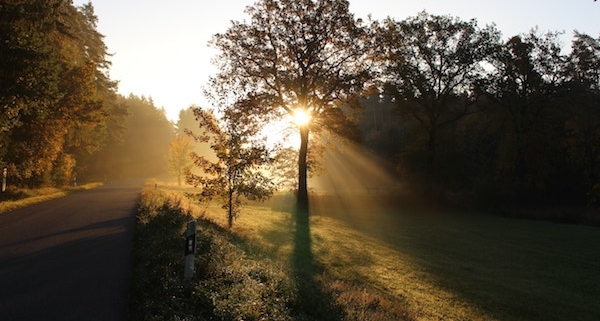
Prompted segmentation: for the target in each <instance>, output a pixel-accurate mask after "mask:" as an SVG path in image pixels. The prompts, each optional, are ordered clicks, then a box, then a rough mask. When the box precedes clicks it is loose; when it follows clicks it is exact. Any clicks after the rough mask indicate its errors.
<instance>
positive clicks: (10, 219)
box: [0, 181, 143, 321]
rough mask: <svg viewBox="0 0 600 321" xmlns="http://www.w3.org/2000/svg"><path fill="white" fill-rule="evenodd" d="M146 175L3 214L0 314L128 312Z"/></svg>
mask: <svg viewBox="0 0 600 321" xmlns="http://www.w3.org/2000/svg"><path fill="white" fill-rule="evenodd" d="M142 186H143V181H122V182H115V183H111V184H107V185H104V186H101V187H98V188H95V189H92V190H88V191H81V192H77V193H73V194H70V195H68V196H65V197H63V198H59V199H54V200H51V201H47V202H44V203H39V204H35V205H32V206H29V207H27V208H22V209H18V210H15V211H12V212H7V213H2V214H0V319H2V320H36V321H37V320H111V321H112V320H125V318H126V312H127V297H128V289H129V278H130V274H131V259H132V257H131V252H132V248H133V229H134V226H135V212H136V208H137V205H138V200H139V197H140V191H141V189H142Z"/></svg>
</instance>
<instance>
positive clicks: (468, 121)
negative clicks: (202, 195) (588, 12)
mask: <svg viewBox="0 0 600 321" xmlns="http://www.w3.org/2000/svg"><path fill="white" fill-rule="evenodd" d="M334 2H335V3H342V4H344V3H346V4H347V2H345V1H334ZM261 8H262V7H261V6H257V7H255V8H254V9H255V10H256V11H255V12H251V13H253V14H254V15H255V17H258V16H260V15H261V14H265V15H266V13H265V12H261V11H260V9H261ZM263 9H265V8H263ZM346 9H347V6H346ZM265 10H266V9H265ZM338 14H339V13H338ZM339 15H340V16H341V14H339ZM283 16H285V15H283ZM350 16H351V15H350ZM352 19H354V18H352ZM265 21H269V20H265ZM97 22H98V17H97V16H96V15H95V14H94V8H93V6H92V4H91V3H88V4H86V5H83V6H81V7H75V6H74V5H73V4H72V3H71V1H65V0H51V1H41V0H28V1H17V0H4V1H2V3H1V4H0V42H1V43H2V46H0V108H2V113H1V114H0V164H1V165H2V167H3V168H7V173H8V181H9V186H19V187H31V188H34V187H39V186H46V185H53V186H61V185H68V184H70V183H71V182H72V181H73V180H74V179H79V180H86V181H93V180H108V179H120V178H128V177H151V176H154V175H161V174H162V173H164V172H166V171H167V167H168V164H167V155H168V154H169V150H170V149H172V148H173V147H170V145H171V146H173V145H174V143H173V141H174V140H176V138H177V137H178V136H179V137H181V136H182V135H184V133H183V129H184V128H187V127H188V126H191V127H194V124H193V121H191V120H190V118H193V115H192V114H190V110H189V109H186V110H182V113H181V114H180V116H182V117H183V118H181V119H180V122H179V124H174V123H172V122H170V121H169V120H168V119H167V118H166V116H165V112H164V110H162V109H161V108H159V107H156V106H154V103H153V101H152V99H151V98H150V97H139V96H136V95H134V94H131V95H129V96H123V95H121V94H119V93H118V80H114V79H111V77H110V66H111V63H110V57H111V55H110V53H109V49H108V48H107V47H106V45H105V43H104V36H103V35H102V34H100V33H99V32H98V31H97ZM282 23H283V22H282ZM354 27H356V29H351V30H350V29H349V31H348V33H340V34H339V35H338V36H337V39H333V40H323V39H324V38H326V37H325V35H324V34H319V32H321V33H324V32H326V30H325V29H323V30H321V29H318V28H314V30H310V32H315V33H316V36H315V39H317V40H315V42H318V41H319V40H323V43H330V44H334V45H340V46H341V45H344V46H345V47H344V50H348V52H350V53H351V54H349V55H348V56H347V57H346V58H348V59H346V60H344V62H346V61H349V60H350V58H352V59H353V61H356V62H357V63H356V64H353V65H352V67H351V68H354V69H353V70H352V72H346V71H339V72H338V71H335V70H333V72H332V73H331V74H328V72H330V71H332V70H331V69H323V68H320V67H316V68H314V70H313V69H311V68H312V67H311V66H310V64H309V63H307V62H314V61H317V60H318V59H317V60H312V58H314V57H313V56H310V48H311V47H310V46H311V45H313V43H312V42H309V43H308V45H307V44H306V43H305V44H304V45H306V46H305V48H308V49H307V52H305V54H306V56H302V55H298V56H297V58H298V61H297V62H294V61H292V62H289V63H290V64H294V63H298V64H300V65H301V67H306V70H308V71H309V73H310V72H314V73H315V75H316V76H314V77H312V78H310V77H305V80H306V79H309V80H310V81H311V83H310V84H311V85H314V86H321V89H320V91H319V92H324V91H326V90H322V89H323V88H325V89H327V90H329V89H331V88H335V89H339V91H338V92H333V90H332V96H331V97H333V98H332V99H331V101H327V100H326V97H317V98H319V99H317V98H314V100H313V101H314V102H323V103H324V104H325V105H327V104H330V105H332V106H333V105H335V106H336V108H335V109H327V108H325V109H323V110H321V111H319V112H321V114H320V115H321V116H323V117H322V118H320V124H321V125H322V127H323V128H325V129H327V130H330V131H332V132H334V133H338V134H340V135H342V136H344V137H345V138H346V139H349V140H351V141H353V142H355V143H357V144H359V145H360V146H361V147H362V148H364V149H365V150H368V151H372V152H374V153H376V154H377V155H379V156H381V157H382V158H384V159H385V160H386V161H387V162H389V163H390V164H392V165H393V167H394V168H395V172H396V175H397V178H398V179H399V180H403V181H406V182H409V183H411V184H414V185H415V186H418V187H419V188H422V189H423V190H424V191H426V192H427V193H430V194H431V195H432V199H433V198H437V197H439V198H441V199H451V200H453V201H455V202H458V203H468V204H469V205H472V206H478V207H485V208H490V207H492V208H493V207H497V206H498V205H499V204H514V205H515V206H536V207H539V206H544V207H552V206H583V207H584V206H586V205H588V204H589V205H591V204H593V203H594V202H595V201H596V197H600V192H599V190H600V188H598V186H599V185H598V184H599V175H600V106H599V103H600V90H599V89H600V38H594V37H592V36H590V35H586V34H582V33H579V32H577V31H574V32H573V37H572V41H571V44H570V48H569V49H570V50H569V51H568V52H567V53H565V51H566V50H565V48H564V47H563V45H562V44H561V43H560V41H559V36H560V33H558V32H555V33H552V32H549V33H545V34H541V33H539V32H538V30H536V29H535V28H534V29H532V30H530V31H527V32H524V33H522V34H519V35H514V36H511V37H509V38H507V39H508V40H505V41H503V40H502V38H503V37H502V35H501V34H500V32H499V31H498V30H497V29H496V28H495V27H494V26H493V25H491V26H485V27H479V26H478V24H477V21H476V20H475V19H473V20H469V21H463V20H460V19H458V18H454V17H450V16H436V15H431V14H428V13H427V12H422V13H419V14H418V15H416V16H414V17H408V18H405V19H404V20H395V19H394V18H388V19H386V20H384V21H369V22H365V21H362V20H360V19H356V20H354ZM354 27H353V28H354ZM324 30H325V31H324ZM339 30H341V29H339ZM235 32H239V33H238V34H235ZM241 34H242V32H241V30H236V29H235V28H233V27H232V28H231V29H230V30H228V32H227V33H223V34H219V35H216V37H215V40H214V42H213V45H214V46H216V47H217V48H219V49H221V50H222V52H223V55H222V56H220V58H221V61H222V63H223V65H222V66H221V67H222V68H221V70H228V69H227V61H229V62H231V63H232V64H233V62H236V63H237V62H240V63H241V62H242V60H239V61H237V60H236V59H241V58H240V57H235V56H232V55H231V53H232V52H234V51H236V52H237V51H239V50H238V49H240V48H241V51H244V50H247V51H248V52H249V53H251V51H253V52H255V53H256V55H259V54H265V52H267V51H268V50H269V49H268V48H267V49H265V48H266V47H265V48H263V47H254V48H243V47H236V46H235V45H240V46H243V45H244V44H243V43H241V42H240V43H237V42H236V41H237V40H236V39H237V38H235V37H234V36H236V35H238V36H239V35H241ZM321 36H322V37H321ZM282 37H284V38H283V39H285V37H286V34H284V35H283V36H282ZM287 37H288V38H290V37H291V35H289V34H287ZM319 37H321V38H319ZM311 39H312V38H311ZM348 39H351V40H353V41H352V42H353V45H352V46H349V45H348V41H347V40H348ZM357 39H360V40H359V41H358V40H357ZM238 40H239V39H238ZM294 40H295V41H296V43H299V42H301V40H302V39H301V40H298V39H294ZM304 40H306V39H304ZM311 41H312V40H311ZM327 41H330V42H327ZM290 42H293V41H290ZM246 44H247V43H246ZM228 46H231V47H228ZM327 48H328V47H327ZM263 49H264V50H263ZM228 50H229V51H228ZM261 50H262V51H261ZM265 59H266V58H265ZM303 59H305V60H303ZM359 60H360V63H359ZM257 61H258V60H257ZM242 65H243V64H242ZM339 65H340V66H341V65H342V64H339ZM247 69H248V70H246V71H247V72H248V73H250V72H251V71H252V70H251V69H252V68H251V67H247ZM300 69H301V68H300ZM349 69H350V67H349ZM254 71H256V70H254ZM256 72H263V71H261V70H259V71H256ZM318 73H321V74H320V75H318ZM332 75H336V76H337V77H338V78H332V77H331V76H332ZM263 76H264V75H263ZM224 77H230V78H229V80H231V79H233V78H231V77H233V76H232V75H231V74H227V73H221V74H219V75H217V76H216V77H215V78H213V85H214V87H213V88H214V90H215V92H217V91H223V89H231V87H226V85H227V84H231V83H235V81H233V80H231V82H229V83H227V82H226V81H225V78H224ZM263 78H264V79H266V78H267V77H263ZM326 78H327V79H328V80H327V81H325V80H323V79H326ZM287 80H289V79H283V78H282V79H281V81H282V82H281V83H283V84H284V86H283V87H282V88H291V86H293V84H291V83H292V81H290V83H289V84H287V83H286V81H287ZM307 81H308V80H307ZM333 81H335V82H336V83H333ZM252 84H254V83H252V82H251V81H249V82H246V83H245V85H247V86H250V85H252ZM285 84H287V85H285ZM199 85H201V84H199ZM257 86H263V85H257ZM286 86H288V87H286ZM257 88H258V87H257ZM260 88H264V87H260ZM303 88H304V90H306V87H303ZM228 92H231V91H228ZM240 92H242V93H245V94H248V95H247V96H246V97H245V99H246V100H244V99H239V97H237V98H238V101H239V102H240V103H239V104H238V103H236V104H234V105H235V106H237V107H236V108H248V110H250V109H251V108H253V109H252V112H254V111H257V112H264V113H270V111H269V110H267V109H264V108H263V107H261V108H262V109H261V108H259V107H260V106H259V107H257V106H258V105H260V104H265V103H266V102H269V101H271V102H272V101H274V99H275V98H273V97H274V96H269V95H267V94H265V95H262V94H261V93H259V92H257V91H255V90H250V89H248V88H244V90H241V91H236V93H240ZM248 97H250V98H248ZM298 97H299V98H302V97H305V98H310V97H309V96H298ZM298 97H297V98H298ZM311 99H312V98H311ZM309 100H310V99H309ZM306 102H308V100H307V101H306ZM325 105H324V106H325ZM248 106H250V107H248ZM327 106H329V105H327ZM206 107H208V106H206ZM313 112H317V110H316V109H314V110H313ZM249 113H250V112H249ZM184 116H185V117H184ZM315 117H316V116H315ZM256 119H260V121H263V122H266V121H269V120H268V119H267V118H265V117H262V118H261V117H257V118H256ZM313 132H315V133H317V134H318V133H319V132H318V131H313ZM311 137H312V138H311V139H313V138H314V137H317V135H315V136H311ZM307 139H308V133H307ZM311 142H312V141H311ZM301 153H302V149H301ZM309 154H310V152H309ZM309 158H310V155H309ZM325 170H326V169H325Z"/></svg>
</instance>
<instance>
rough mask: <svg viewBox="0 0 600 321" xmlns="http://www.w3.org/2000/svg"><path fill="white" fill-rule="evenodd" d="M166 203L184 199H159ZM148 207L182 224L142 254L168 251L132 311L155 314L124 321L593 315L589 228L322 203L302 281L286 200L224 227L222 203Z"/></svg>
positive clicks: (599, 267) (599, 240) (376, 204)
mask: <svg viewBox="0 0 600 321" xmlns="http://www.w3.org/2000/svg"><path fill="white" fill-rule="evenodd" d="M181 192H183V191H181V190H179V191H178V193H181ZM153 193H165V192H163V191H161V189H158V190H155V191H153ZM163 195H166V193H165V194H163ZM179 195H181V194H179ZM153 197H154V196H153ZM153 197H150V199H152V198H153ZM173 197H174V198H175V199H177V197H179V199H180V200H179V201H176V202H173V201H167V199H169V198H171V199H172V198H173ZM145 198H146V197H145ZM154 199H155V200H157V201H156V202H155V203H156V204H157V205H156V206H155V208H160V205H159V204H161V203H162V204H165V202H166V203H167V204H170V205H169V206H167V207H165V208H162V209H161V211H163V212H165V213H171V214H168V215H173V213H178V214H177V215H180V216H182V217H183V218H182V219H181V220H180V221H179V222H178V223H177V224H174V225H173V229H172V232H171V233H172V237H173V240H174V241H173V244H170V243H169V242H159V243H157V244H154V245H152V246H151V247H147V249H148V252H147V253H146V255H150V256H153V255H155V256H164V255H166V254H164V253H163V252H166V251H174V252H173V255H172V260H174V261H170V260H165V261H164V262H163V264H165V265H167V266H168V268H166V269H167V270H164V268H156V269H151V268H148V270H152V271H155V272H156V273H157V276H156V277H155V278H153V280H154V281H153V282H151V283H148V284H147V285H146V286H148V287H150V289H147V290H146V289H145V288H144V290H141V292H143V293H145V294H147V296H148V297H147V298H146V299H145V300H142V301H138V302H136V303H135V304H134V305H135V306H132V309H133V310H132V311H136V309H141V308H140V307H147V306H155V305H157V306H158V307H157V308H156V309H154V310H153V311H154V312H153V313H154V314H152V317H148V314H135V313H133V314H132V316H136V317H132V320H142V319H144V320H152V319H161V320H165V319H166V320H179V319H187V320H238V319H239V320H241V319H243V320H598V319H600V301H599V300H597V298H599V297H600V273H598V271H600V259H599V258H598V256H597V254H598V253H600V229H597V228H593V227H586V226H577V225H559V224H554V223H547V222H539V221H525V220H512V219H507V218H501V217H494V216H486V215H481V214H478V215H475V214H473V215H467V214H461V213H453V214H450V213H442V212H437V211H428V210H423V209H422V208H418V207H414V208H411V207H409V206H405V207H402V206H398V203H397V202H396V203H395V204H393V206H391V205H390V204H389V202H386V200H385V199H381V198H380V197H379V196H370V197H356V196H352V199H343V198H340V197H337V196H336V197H332V196H320V197H316V198H313V199H312V200H311V202H312V203H311V204H313V208H312V212H311V215H312V216H311V222H310V239H311V243H310V251H311V254H312V260H313V262H312V268H311V271H309V273H299V272H298V270H297V269H296V268H295V266H294V265H295V260H294V255H295V247H296V246H297V244H296V242H297V240H296V239H295V237H294V233H295V230H296V226H295V220H294V219H293V215H292V214H291V213H289V212H286V211H281V210H282V209H286V208H288V207H286V206H285V204H284V203H286V202H287V201H289V199H287V200H285V201H282V199H281V198H280V199H278V200H273V201H272V202H271V203H267V204H252V205H251V206H248V207H246V208H245V209H244V210H243V211H242V213H241V215H240V216H239V218H238V219H237V220H236V221H235V222H234V226H233V228H232V229H231V230H228V229H225V228H224V226H227V225H226V224H227V221H226V217H225V214H224V213H223V210H222V209H221V208H220V207H219V206H218V205H203V206H202V207H199V206H198V205H197V204H193V203H187V202H188V200H184V199H183V198H181V196H169V197H167V198H165V199H163V200H162V201H161V200H159V198H157V197H154ZM143 207H144V206H142V208H143ZM184 209H185V210H184ZM149 212H152V211H149ZM159 212H160V211H154V213H155V214H152V215H150V217H153V216H157V217H159V216H160V215H163V214H157V213H159ZM140 215H141V217H140V218H139V219H140V222H142V223H143V222H144V221H151V220H152V219H150V218H146V219H144V216H143V215H142V214H140ZM144 215H145V214H144ZM192 216H194V217H198V218H199V222H200V227H199V235H201V239H200V242H199V244H200V246H199V250H198V261H199V263H198V270H197V274H196V278H195V279H194V280H193V282H191V283H189V284H186V283H184V282H183V281H182V280H181V279H182V275H183V249H182V246H183V243H182V242H183V234H182V233H183V225H184V223H185V221H186V220H187V219H189V218H191V217H192ZM159 221H160V220H159ZM167 221H168V220H167ZM160 222H162V223H160V225H165V223H164V222H163V221H160ZM169 222H170V221H169ZM144 224H145V223H143V224H141V225H142V226H141V227H140V228H144V227H143V225H144ZM153 229H159V228H158V227H154V228H153ZM147 235H148V236H152V237H155V236H156V235H157V233H156V232H154V233H150V232H148V233H147ZM175 240H177V241H175ZM176 243H179V245H177V244H176ZM167 244H170V245H169V246H168V247H167V246H166V245H167ZM162 245H165V246H164V247H163V246H162ZM138 247H139V246H136V251H137V248H138ZM172 247H173V248H174V250H173V249H171V248H172ZM157 252H160V253H157ZM136 257H137V256H136ZM138 261H143V262H146V261H149V260H148V259H138ZM167 262H170V263H167ZM134 274H138V273H137V272H136V273H134ZM153 291H159V292H153ZM137 292H140V290H139V289H138V291H137ZM148 302H150V303H148Z"/></svg>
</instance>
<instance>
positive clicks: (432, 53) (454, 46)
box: [377, 12, 500, 172]
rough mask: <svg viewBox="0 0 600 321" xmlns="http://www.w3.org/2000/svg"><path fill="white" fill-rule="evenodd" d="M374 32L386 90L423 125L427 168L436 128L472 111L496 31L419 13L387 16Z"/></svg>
mask: <svg viewBox="0 0 600 321" xmlns="http://www.w3.org/2000/svg"><path fill="white" fill-rule="evenodd" d="M377 34H378V35H379V36H378V38H379V44H380V47H379V48H380V49H379V50H378V52H377V55H378V57H379V59H380V61H381V62H382V77H381V78H382V81H383V83H384V84H385V87H384V88H385V93H386V94H388V95H391V96H392V97H393V98H394V100H395V103H396V104H397V107H398V108H399V109H400V110H402V111H403V112H405V113H406V114H408V115H410V116H411V117H412V118H413V119H414V120H416V121H417V122H418V123H419V124H420V125H421V126H422V128H423V129H424V130H425V135H426V137H427V168H428V171H429V172H431V171H432V170H433V166H434V164H435V158H436V157H435V156H436V147H437V140H438V136H439V134H440V131H441V130H442V129H444V128H445V127H447V126H449V125H452V124H454V123H455V122H456V121H457V120H459V119H461V118H462V117H464V116H465V115H467V114H468V113H469V112H470V111H471V107H472V106H473V105H474V103H475V102H476V100H477V97H478V91H477V90H476V85H477V83H478V81H479V80H480V79H482V77H483V76H484V74H485V68H484V66H485V63H486V61H489V60H490V57H491V56H492V54H493V53H494V52H495V51H496V50H497V48H498V47H499V38H500V33H499V31H498V30H497V29H496V28H495V27H494V26H493V25H492V26H487V27H485V28H483V29H482V28H479V27H478V26H477V22H476V21H475V20H470V21H461V20H460V19H458V18H453V17H450V16H437V15H431V14H428V13H427V12H421V13H420V14H418V15H417V16H415V17H410V18H408V19H406V20H404V21H395V20H393V19H391V18H388V19H387V20H385V21H384V22H383V23H382V24H381V26H379V27H378V32H377Z"/></svg>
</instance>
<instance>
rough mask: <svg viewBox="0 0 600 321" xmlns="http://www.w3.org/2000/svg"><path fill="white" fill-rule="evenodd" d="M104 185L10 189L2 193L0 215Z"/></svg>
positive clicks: (0, 196)
mask: <svg viewBox="0 0 600 321" xmlns="http://www.w3.org/2000/svg"><path fill="white" fill-rule="evenodd" d="M100 185H102V183H89V184H84V185H80V186H77V187H73V186H70V187H63V188H58V187H43V188H37V189H27V188H9V189H8V190H6V191H5V192H3V193H0V214H2V213H4V212H8V211H12V210H15V209H18V208H22V207H27V206H30V205H33V204H37V203H41V202H45V201H48V200H51V199H55V198H59V197H63V196H65V195H68V194H70V193H73V192H76V191H82V190H88V189H92V188H95V187H98V186H100Z"/></svg>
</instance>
